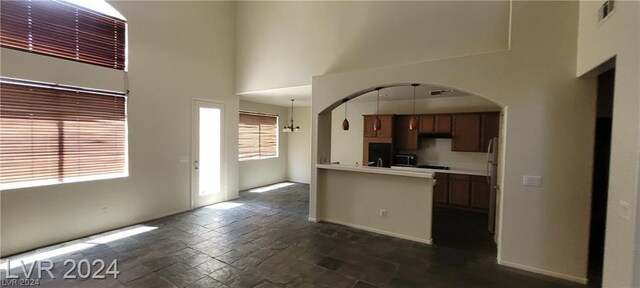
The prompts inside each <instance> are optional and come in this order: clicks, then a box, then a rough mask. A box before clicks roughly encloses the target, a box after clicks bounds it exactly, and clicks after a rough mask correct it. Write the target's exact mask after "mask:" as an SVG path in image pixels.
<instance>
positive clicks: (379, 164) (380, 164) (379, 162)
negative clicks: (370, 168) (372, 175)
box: [376, 158, 382, 167]
mask: <svg viewBox="0 0 640 288" xmlns="http://www.w3.org/2000/svg"><path fill="white" fill-rule="evenodd" d="M376 166H377V167H382V158H378V162H377V163H376Z"/></svg>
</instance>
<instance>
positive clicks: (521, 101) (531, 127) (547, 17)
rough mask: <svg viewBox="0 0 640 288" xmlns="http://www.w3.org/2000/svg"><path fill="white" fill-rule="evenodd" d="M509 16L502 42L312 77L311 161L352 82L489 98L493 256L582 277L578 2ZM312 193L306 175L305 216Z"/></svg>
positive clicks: (584, 106)
mask: <svg viewBox="0 0 640 288" xmlns="http://www.w3.org/2000/svg"><path fill="white" fill-rule="evenodd" d="M511 19H512V25H511V29H510V31H511V34H510V39H511V45H510V49H509V50H507V51H501V52H495V53H486V54H478V55H473V56H466V57H457V58H450V59H443V60H437V61H430V62H423V63H416V64H406V65H396V66H387V67H378V68H375V69H366V70H359V71H351V72H343V73H336V74H328V75H322V76H316V77H314V80H313V106H312V107H313V122H314V124H313V125H314V134H313V141H312V143H313V145H314V147H313V151H312V154H313V159H312V162H313V163H318V162H321V161H322V160H323V159H327V158H328V157H330V156H331V140H332V139H331V115H330V110H331V109H332V108H333V107H334V105H339V104H340V103H341V101H340V100H341V99H342V98H343V97H345V96H347V95H350V94H352V93H355V92H357V91H361V90H363V89H368V88H371V87H376V86H379V85H384V84H390V83H413V82H417V83H433V84H438V85H443V86H448V87H453V88H458V89H462V90H466V91H469V92H472V93H473V94H475V95H480V96H484V97H487V98H490V99H492V100H494V101H495V102H496V103H498V104H500V105H501V106H503V107H505V108H506V111H507V113H506V115H505V120H504V121H505V127H506V129H505V138H504V142H505V143H506V146H503V147H505V149H504V150H503V153H504V154H503V155H502V157H503V159H504V165H503V167H504V174H502V176H501V178H502V181H501V183H500V184H501V188H502V193H503V195H502V202H501V206H500V209H501V211H500V212H501V213H500V214H501V217H500V222H499V224H500V226H501V229H500V230H501V233H500V235H499V238H498V242H499V251H498V260H499V263H501V264H503V265H508V266H513V267H517V268H520V269H526V270H530V271H534V272H537V273H544V274H548V275H552V276H556V277H562V278H565V279H569V280H572V281H577V282H584V281H586V279H585V278H586V272H587V270H586V268H587V250H588V236H589V233H588V232H589V216H590V192H591V172H592V167H591V166H592V157H593V151H592V149H593V137H594V125H595V99H596V96H595V81H594V80H593V79H576V77H575V75H576V53H577V52H576V49H577V46H578V43H577V37H576V35H577V33H578V3H577V2H568V1H566V2H565V1H561V2H555V1H545V2H539V1H514V2H512V15H511ZM540 19H544V21H540ZM549 43H553V45H549ZM636 95H637V94H636ZM634 103H635V102H634ZM636 107H637V105H636ZM325 109H328V110H327V111H324V110H325ZM636 116H637V115H636ZM633 119H636V120H634V121H637V117H635V118H633ZM316 170H317V169H315V170H313V171H312V183H317V182H316V181H317V180H316V179H317V178H316V177H317V171H316ZM524 175H540V176H542V178H543V183H544V185H543V187H524V186H522V177H523V176H524ZM316 197H318V195H316V187H315V184H312V186H311V195H310V199H311V207H310V214H311V217H314V216H315V214H316V210H315V209H316V208H317V207H315V203H316V202H315V201H316Z"/></svg>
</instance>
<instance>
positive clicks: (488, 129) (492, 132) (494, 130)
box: [481, 112, 500, 152]
mask: <svg viewBox="0 0 640 288" xmlns="http://www.w3.org/2000/svg"><path fill="white" fill-rule="evenodd" d="M499 134H500V112H493V113H483V114H482V144H481V145H482V146H481V148H482V150H481V151H482V152H487V151H488V149H487V148H488V147H489V141H491V139H493V138H494V137H498V135H499Z"/></svg>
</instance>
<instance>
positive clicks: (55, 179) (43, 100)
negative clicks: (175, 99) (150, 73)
mask: <svg viewBox="0 0 640 288" xmlns="http://www.w3.org/2000/svg"><path fill="white" fill-rule="evenodd" d="M0 95H1V96H2V99H1V101H2V105H0V188H3V189H10V188H20V187H29V186H39V185H47V184H54V183H64V182H75V181H82V180H93V179H104V178H113V177H122V176H126V174H127V169H126V150H127V149H126V137H127V136H126V98H125V97H124V95H121V94H118V93H111V92H106V91H96V90H88V89H83V88H76V87H66V86H65V87H61V86H60V85H55V86H52V87H48V85H46V84H44V83H25V82H24V81H7V80H6V79H2V81H1V82H0Z"/></svg>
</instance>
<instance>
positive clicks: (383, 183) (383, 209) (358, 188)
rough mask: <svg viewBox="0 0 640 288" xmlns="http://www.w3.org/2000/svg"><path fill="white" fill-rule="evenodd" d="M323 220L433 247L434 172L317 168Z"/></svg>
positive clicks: (342, 167)
mask: <svg viewBox="0 0 640 288" xmlns="http://www.w3.org/2000/svg"><path fill="white" fill-rule="evenodd" d="M316 167H317V168H318V204H319V205H318V219H317V220H321V221H325V222H331V223H336V224H341V225H345V226H351V227H354V228H358V229H362V230H367V231H371V232H376V233H380V234H385V235H389V236H394V237H398V238H404V239H409V240H413V241H417V242H422V243H427V244H431V243H432V238H431V226H432V214H433V211H432V207H433V185H434V178H433V177H434V173H433V172H432V171H427V170H425V171H409V170H404V169H394V168H380V167H362V166H348V165H340V164H317V166H316Z"/></svg>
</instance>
